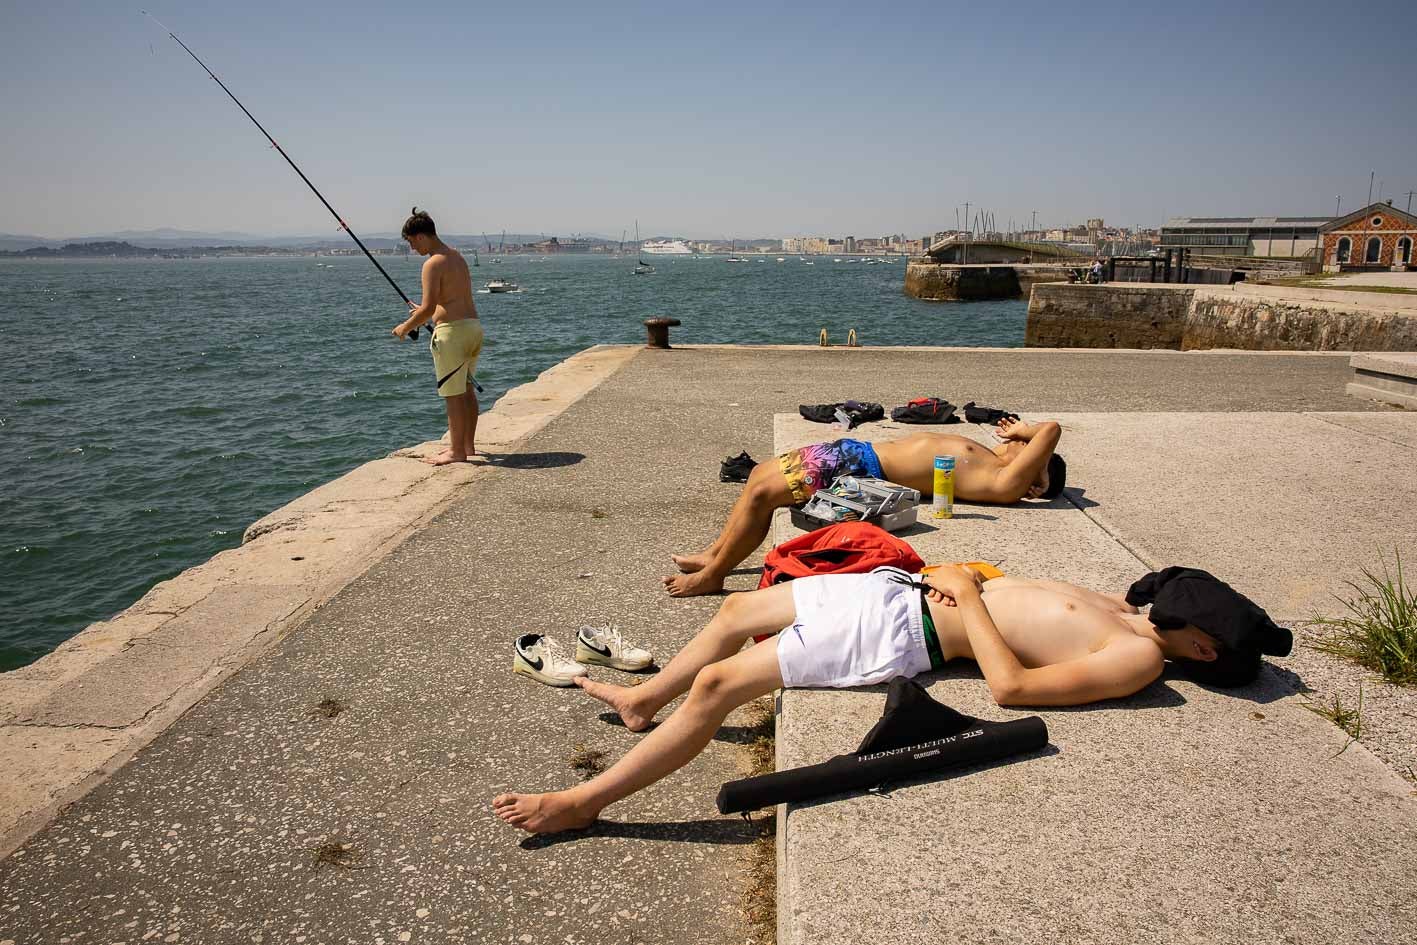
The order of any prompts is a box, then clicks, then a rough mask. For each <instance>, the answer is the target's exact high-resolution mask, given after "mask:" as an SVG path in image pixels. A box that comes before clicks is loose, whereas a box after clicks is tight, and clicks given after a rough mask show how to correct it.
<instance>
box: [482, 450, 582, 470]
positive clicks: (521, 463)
mask: <svg viewBox="0 0 1417 945" xmlns="http://www.w3.org/2000/svg"><path fill="white" fill-rule="evenodd" d="M482 459H483V462H480V463H478V462H474V463H473V464H472V465H474V466H497V467H499V468H501V469H559V468H560V467H562V466H574V465H576V464H577V463H579V462H580V461H581V460H583V459H585V454H584V453H566V452H551V453H483V454H482Z"/></svg>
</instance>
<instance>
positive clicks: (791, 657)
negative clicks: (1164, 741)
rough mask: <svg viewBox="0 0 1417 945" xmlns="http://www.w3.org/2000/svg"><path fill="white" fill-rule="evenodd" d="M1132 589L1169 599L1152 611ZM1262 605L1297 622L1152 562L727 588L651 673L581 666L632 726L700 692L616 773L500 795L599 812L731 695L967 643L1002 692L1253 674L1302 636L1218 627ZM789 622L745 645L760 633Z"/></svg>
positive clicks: (596, 691)
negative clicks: (1127, 586)
mask: <svg viewBox="0 0 1417 945" xmlns="http://www.w3.org/2000/svg"><path fill="white" fill-rule="evenodd" d="M1173 572H1183V574H1189V575H1195V576H1198V577H1194V578H1187V580H1188V581H1190V582H1191V585H1192V586H1191V587H1190V588H1188V589H1187V593H1189V595H1190V596H1189V597H1188V598H1183V599H1182V604H1181V607H1180V608H1179V611H1180V612H1185V613H1190V612H1194V613H1197V614H1204V617H1203V618H1202V617H1197V618H1196V619H1204V620H1205V621H1206V622H1207V624H1208V625H1209V630H1206V629H1201V628H1200V627H1197V626H1195V625H1194V624H1191V623H1189V622H1188V620H1187V619H1185V618H1183V617H1180V616H1178V608H1176V607H1175V606H1174V605H1172V604H1169V603H1168V604H1167V605H1166V606H1165V607H1163V606H1162V598H1161V597H1160V596H1159V595H1158V594H1157V593H1156V591H1155V590H1154V588H1153V583H1154V582H1156V581H1159V580H1162V579H1167V578H1170V577H1171V575H1172V573H1173ZM922 585H923V587H922ZM1196 585H1201V586H1202V590H1201V591H1200V592H1197V591H1195V590H1194V587H1195V586H1196ZM1128 599H1130V600H1137V601H1140V602H1142V603H1149V602H1151V601H1153V600H1155V602H1156V603H1155V605H1154V606H1153V607H1152V611H1151V612H1150V614H1149V615H1142V614H1140V613H1139V612H1138V610H1137V608H1136V607H1133V606H1131V605H1129V604H1128V603H1126V600H1128ZM1188 602H1189V603H1188ZM1196 604H1199V606H1196ZM1158 611H1159V613H1158ZM1153 621H1156V622H1153ZM1247 621H1248V622H1249V624H1250V625H1252V626H1253V627H1254V628H1257V629H1258V630H1259V631H1260V632H1261V633H1262V634H1267V633H1271V632H1272V633H1273V634H1274V635H1275V637H1276V638H1279V637H1287V636H1288V631H1283V630H1281V629H1280V628H1279V627H1277V626H1275V625H1274V624H1273V623H1272V622H1271V621H1270V620H1269V617H1268V616H1267V615H1265V614H1264V612H1263V611H1262V610H1260V609H1259V608H1258V607H1256V606H1255V605H1254V604H1253V603H1251V602H1250V601H1249V600H1248V599H1246V598H1244V597H1241V596H1240V595H1239V594H1237V593H1236V592H1234V591H1233V590H1231V589H1230V588H1229V587H1227V586H1226V585H1223V584H1221V583H1220V582H1219V581H1216V580H1215V579H1214V578H1213V577H1211V576H1210V575H1208V574H1205V573H1204V572H1193V571H1185V569H1179V568H1177V569H1168V570H1167V571H1163V572H1159V573H1157V574H1153V575H1148V576H1147V577H1146V578H1143V579H1142V580H1141V581H1138V582H1137V583H1136V584H1134V585H1132V588H1131V590H1130V591H1129V592H1128V595H1127V597H1126V598H1120V597H1111V596H1107V595H1103V594H1098V593H1095V592H1093V591H1088V590H1085V589H1083V588H1080V587H1074V586H1072V585H1070V584H1064V583H1062V582H1058V581H1034V580H1023V579H1019V578H1009V577H1001V578H995V579H994V580H991V581H989V582H987V583H985V584H984V585H983V586H982V588H981V586H980V582H979V577H978V576H977V575H976V574H974V573H973V572H972V571H969V570H966V569H965V568H963V567H957V566H947V567H943V568H939V569H936V570H933V571H931V572H930V573H929V574H928V575H927V576H925V577H924V579H923V581H922V580H921V579H920V578H918V577H916V576H914V575H906V574H905V573H904V572H903V571H899V570H897V569H895V568H879V569H877V570H876V571H873V572H872V573H870V574H829V575H822V576H817V577H804V578H798V579H797V580H795V581H792V582H790V583H787V584H778V585H775V586H773V587H768V588H763V589H762V590H757V591H751V592H749V593H746V594H734V595H733V596H732V597H730V598H728V600H726V601H724V603H723V606H722V607H720V608H719V611H718V614H717V615H716V616H715V617H714V618H713V620H711V621H710V622H709V624H708V626H706V627H705V628H704V629H703V630H702V631H700V632H699V634H698V635H697V636H695V637H694V639H693V640H691V641H689V644H688V645H687V646H685V647H684V649H683V650H681V651H680V652H679V654H678V655H677V656H675V657H674V659H673V660H671V661H670V663H669V665H668V666H666V667H665V668H664V670H663V671H662V672H660V673H659V674H658V675H656V676H653V677H651V678H650V679H648V680H646V681H645V682H644V684H642V685H639V686H634V687H623V686H611V685H607V684H605V683H600V682H594V681H592V680H590V679H588V678H586V677H579V678H577V679H576V685H578V686H580V687H581V688H582V689H584V690H585V691H586V692H587V693H589V694H590V695H592V696H594V697H595V698H597V699H599V700H601V701H602V702H604V703H606V704H607V705H609V706H610V707H611V708H612V709H614V710H615V711H616V712H618V713H619V714H620V718H621V719H622V720H623V721H624V723H625V726H626V727H627V728H629V729H630V731H632V732H640V731H644V730H645V729H647V728H649V727H650V725H651V724H652V723H653V721H654V716H655V714H656V713H657V712H659V710H661V709H663V708H664V707H665V706H666V705H668V704H669V703H670V702H671V701H672V700H674V699H675V698H677V697H678V696H680V695H682V694H683V693H685V692H688V693H689V697H688V699H686V700H685V701H684V703H683V704H682V705H681V706H679V708H678V709H677V710H676V711H675V712H674V713H673V714H672V715H670V716H669V718H668V719H666V720H665V721H664V723H663V724H661V725H659V726H657V727H656V728H654V730H653V731H651V732H650V733H649V734H648V735H646V736H645V738H644V740H643V741H641V742H640V743H639V744H637V745H636V746H635V747H634V748H632V749H631V750H630V752H629V753H628V754H627V755H625V757H624V758H622V759H620V760H619V761H618V762H616V763H615V764H614V765H613V766H612V767H611V768H610V769H609V770H608V771H605V772H604V773H603V774H600V775H598V776H596V777H595V778H593V779H591V780H590V781H587V782H586V783H585V784H581V785H577V786H576V787H573V788H570V789H568V790H565V791H555V792H552V793H550V794H503V795H500V796H498V797H496V798H495V799H493V801H492V807H493V811H494V812H495V813H496V814H497V816H498V817H500V818H501V819H502V820H503V821H505V822H506V823H508V824H510V825H511V826H513V827H518V828H520V829H522V830H526V831H529V832H531V833H552V832H555V831H558V830H571V829H575V828H579V827H585V826H587V825H589V824H590V822H591V821H592V820H594V819H595V818H596V816H598V815H599V813H600V811H601V809H602V808H604V807H605V806H606V805H608V804H611V803H614V802H615V801H618V800H621V799H622V798H624V797H626V796H628V795H630V794H633V793H634V792H636V791H639V790H641V789H643V788H645V787H647V786H648V785H650V784H653V783H654V782H655V781H658V780H659V779H660V778H662V777H664V776H665V775H667V774H670V773H671V772H673V771H676V770H678V769H679V768H681V767H683V766H684V765H685V764H687V763H688V762H689V761H690V760H691V759H692V758H693V757H694V756H695V755H697V754H698V753H699V752H700V751H702V750H703V749H704V746H705V745H707V744H708V742H709V739H711V738H712V737H713V734H714V732H716V731H717V730H718V727H719V726H720V725H722V724H723V721H724V719H725V718H726V717H727V716H728V713H729V712H730V711H732V710H733V709H735V708H736V707H738V706H740V705H743V704H744V703H746V702H749V701H751V700H753V699H756V698H757V697H759V696H762V695H765V694H767V693H769V692H772V691H773V690H775V689H780V688H783V687H823V686H825V687H833V688H845V687H849V686H864V685H871V684H874V683H882V682H886V681H888V680H890V679H892V678H894V677H896V676H906V677H909V676H914V675H916V674H918V673H922V672H926V671H928V670H931V669H937V668H939V667H941V666H943V665H944V664H945V663H946V662H948V661H949V660H952V659H970V660H974V661H975V662H976V663H978V664H979V668H980V670H981V671H982V672H983V674H984V680H985V682H986V683H988V685H989V691H990V693H991V694H992V695H993V697H994V700H995V701H996V702H998V703H999V704H1000V705H1028V706H1071V705H1083V704H1086V703H1089V702H1096V701H1099V700H1102V699H1114V698H1119V697H1122V696H1127V695H1131V694H1132V693H1134V692H1137V691H1138V690H1140V689H1142V688H1143V687H1145V686H1147V685H1148V684H1150V683H1151V682H1152V681H1153V680H1155V679H1156V678H1157V677H1158V676H1160V675H1161V671H1162V666H1163V663H1164V662H1165V660H1168V659H1170V660H1175V661H1178V662H1179V663H1180V664H1181V665H1182V668H1183V670H1185V671H1186V672H1187V673H1188V674H1190V675H1193V676H1195V677H1196V678H1197V679H1200V680H1204V681H1208V682H1211V683H1213V684H1216V685H1241V684H1243V683H1245V682H1248V681H1249V680H1251V679H1253V678H1254V675H1255V674H1257V673H1258V672H1259V666H1260V660H1259V653H1260V652H1261V651H1263V652H1273V653H1279V654H1283V653H1287V652H1288V645H1287V643H1286V644H1284V645H1282V646H1277V647H1276V646H1271V647H1269V648H1267V649H1266V648H1265V647H1264V643H1263V642H1257V643H1255V645H1254V646H1251V645H1249V643H1248V641H1246V642H1245V643H1244V644H1243V647H1242V646H1236V647H1230V646H1227V645H1225V644H1224V643H1222V642H1221V640H1220V639H1218V638H1217V636H1214V635H1212V632H1211V631H1213V632H1214V633H1215V634H1219V635H1220V636H1221V637H1226V636H1229V637H1230V638H1231V639H1236V640H1244V639H1245V638H1242V637H1238V636H1236V635H1235V634H1234V633H1231V632H1230V631H1231V630H1232V629H1233V625H1235V624H1237V623H1239V624H1243V623H1245V622H1247ZM784 628H785V629H784ZM778 630H781V632H780V633H777V634H776V636H773V637H771V638H769V639H767V640H765V641H763V642H762V643H759V644H756V645H754V646H751V647H749V648H748V649H746V650H742V651H741V652H740V648H741V647H742V646H743V644H744V643H745V642H746V641H747V640H748V639H749V638H751V637H753V636H755V635H759V634H764V633H775V632H776V631H778Z"/></svg>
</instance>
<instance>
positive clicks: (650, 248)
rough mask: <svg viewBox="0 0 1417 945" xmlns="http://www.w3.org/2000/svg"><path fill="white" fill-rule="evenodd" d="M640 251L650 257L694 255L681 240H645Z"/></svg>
mask: <svg viewBox="0 0 1417 945" xmlns="http://www.w3.org/2000/svg"><path fill="white" fill-rule="evenodd" d="M640 250H641V251H642V252H644V253H646V254H648V255H650V256H692V255H693V253H694V251H693V250H692V249H690V248H689V244H688V243H686V242H684V241H683V240H645V242H644V243H643V245H641V246H640Z"/></svg>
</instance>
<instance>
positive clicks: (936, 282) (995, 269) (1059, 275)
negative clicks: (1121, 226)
mask: <svg viewBox="0 0 1417 945" xmlns="http://www.w3.org/2000/svg"><path fill="white" fill-rule="evenodd" d="M1079 265H1080V264H1079ZM1068 269H1069V267H1068V266H1060V265H1056V264H1047V265H1042V264H1039V265H1032V264H1022V263H1020V264H1016V265H973V264H971V265H967V266H966V265H960V264H957V263H937V262H935V261H934V260H931V259H929V258H920V259H912V260H910V261H909V262H908V263H906V266H905V294H906V295H908V296H910V297H911V298H916V299H924V300H925V301H927V302H981V301H985V300H987V299H1016V298H1019V297H1020V296H1024V295H1027V294H1028V292H1029V290H1030V289H1032V288H1033V286H1034V285H1035V284H1036V283H1039V282H1057V281H1059V280H1066V279H1067V277H1068Z"/></svg>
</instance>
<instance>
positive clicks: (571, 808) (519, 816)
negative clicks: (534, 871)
mask: <svg viewBox="0 0 1417 945" xmlns="http://www.w3.org/2000/svg"><path fill="white" fill-rule="evenodd" d="M569 793H570V792H568V791H555V792H552V793H551V794H499V795H497V796H496V797H494V798H493V799H492V811H493V813H495V814H496V815H497V816H498V817H500V818H502V820H503V821H504V822H506V823H508V824H510V825H511V826H513V827H516V828H518V829H519V830H525V831H526V832H527V833H556V832H558V831H561V830H579V829H581V828H582V827H589V826H590V825H591V824H592V823H593V822H594V821H595V815H596V814H598V813H600V811H588V810H585V809H583V808H580V807H578V806H576V804H575V803H574V802H572V801H571V799H570V797H569V796H568V795H569Z"/></svg>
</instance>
